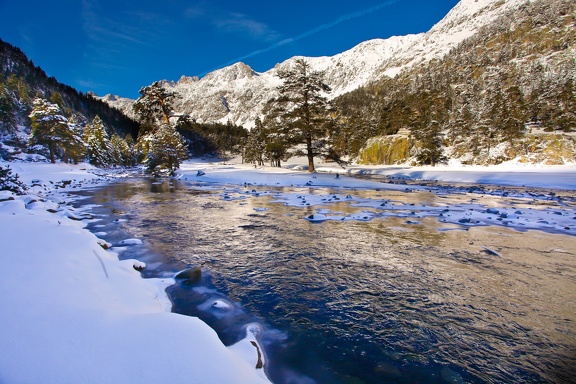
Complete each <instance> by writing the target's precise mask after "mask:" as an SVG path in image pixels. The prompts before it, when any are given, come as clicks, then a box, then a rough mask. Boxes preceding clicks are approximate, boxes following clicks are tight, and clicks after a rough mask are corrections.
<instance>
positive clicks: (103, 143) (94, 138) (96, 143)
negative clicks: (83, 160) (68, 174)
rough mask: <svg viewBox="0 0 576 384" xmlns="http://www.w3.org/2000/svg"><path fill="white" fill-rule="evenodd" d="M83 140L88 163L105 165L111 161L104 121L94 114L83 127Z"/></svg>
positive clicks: (110, 149) (110, 150)
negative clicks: (89, 122)
mask: <svg viewBox="0 0 576 384" xmlns="http://www.w3.org/2000/svg"><path fill="white" fill-rule="evenodd" d="M84 142H85V143H86V155H87V157H88V161H89V162H90V164H94V165H96V166H97V167H106V166H108V165H110V164H111V163H112V162H113V159H112V146H111V144H110V140H109V138H108V133H107V132H106V129H105V128H104V123H102V120H101V119H100V117H99V116H96V117H95V118H94V120H93V121H92V124H89V125H87V126H86V128H85V129H84Z"/></svg>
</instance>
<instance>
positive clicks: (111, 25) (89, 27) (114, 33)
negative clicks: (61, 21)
mask: <svg viewBox="0 0 576 384" xmlns="http://www.w3.org/2000/svg"><path fill="white" fill-rule="evenodd" d="M82 22H83V29H84V32H85V33H86V36H87V37H88V39H90V40H92V41H99V42H114V43H115V44H119V43H121V42H128V43H137V44H143V41H142V40H141V39H140V36H141V33H142V30H141V29H139V28H136V27H134V26H133V25H131V24H129V23H121V22H118V21H115V20H113V19H110V18H107V17H104V16H102V15H101V13H100V12H98V2H97V1H95V0H83V1H82Z"/></svg>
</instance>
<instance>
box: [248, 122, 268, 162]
mask: <svg viewBox="0 0 576 384" xmlns="http://www.w3.org/2000/svg"><path fill="white" fill-rule="evenodd" d="M265 140H266V131H265V129H264V125H263V124H262V120H260V118H256V121H255V123H254V128H252V129H251V130H250V132H249V133H248V139H247V140H246V144H245V145H244V152H243V155H242V157H243V161H246V162H248V163H254V164H255V165H259V166H262V165H264V153H265V150H266V143H265Z"/></svg>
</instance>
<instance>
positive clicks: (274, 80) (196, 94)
mask: <svg viewBox="0 0 576 384" xmlns="http://www.w3.org/2000/svg"><path fill="white" fill-rule="evenodd" d="M527 1H529V0H461V1H460V2H459V3H458V4H457V5H456V6H455V7H454V8H453V9H452V10H451V11H450V12H449V13H448V14H447V15H446V16H445V17H444V18H443V19H442V20H441V21H439V22H438V23H437V24H436V25H434V27H432V29H431V30H430V31H428V32H426V33H420V34H411V35H406V36H392V37H389V38H387V39H374V40H368V41H364V42H362V43H360V44H358V45H357V46H355V47H353V48H351V49H349V50H347V51H345V52H342V53H340V54H337V55H335V56H331V57H326V56H324V57H301V56H297V57H292V58H290V59H288V60H285V61H284V62H282V63H279V64H277V65H276V66H275V67H274V68H271V69H269V70H268V71H266V72H263V73H257V72H255V71H254V70H253V69H252V68H250V66H248V65H247V64H245V63H242V62H238V63H235V64H232V65H229V66H227V67H224V68H221V69H218V70H215V71H213V72H210V73H208V74H207V75H205V76H204V77H202V78H201V79H198V78H193V77H186V76H183V77H181V78H180V80H179V81H178V82H176V83H174V82H171V83H163V84H164V86H167V87H168V86H169V87H171V88H173V90H174V91H176V92H178V93H179V94H180V96H181V97H180V98H179V99H178V100H177V102H176V105H175V108H176V109H177V110H178V112H181V113H187V114H189V115H191V116H192V117H194V118H196V119H197V120H198V121H200V122H222V123H226V122H227V121H230V122H233V123H235V124H238V125H244V126H245V127H252V126H253V124H254V120H255V119H256V117H258V116H259V115H260V114H261V112H260V111H261V110H262V108H263V106H264V104H265V103H266V102H267V101H268V100H269V99H270V98H272V97H273V96H274V95H275V94H276V92H277V91H276V89H277V86H278V85H279V83H280V79H279V78H278V76H277V73H278V70H281V69H284V68H289V67H291V66H292V65H293V63H294V61H295V60H297V59H305V60H306V61H308V63H309V64H310V66H311V67H312V69H313V70H315V71H323V72H324V74H325V81H326V83H327V84H328V85H330V87H331V88H332V92H331V94H330V97H337V96H339V95H341V94H344V93H347V92H350V91H353V90H355V89H357V88H359V87H361V86H364V85H366V84H369V83H371V82H374V81H377V80H379V79H382V78H383V77H394V76H396V75H398V74H399V73H400V72H401V71H403V70H407V69H409V68H412V67H413V66H415V65H421V64H424V63H426V62H429V61H430V60H433V59H441V58H442V57H444V56H445V55H446V54H447V53H448V52H450V50H451V49H452V48H454V47H456V46H457V45H458V44H459V43H460V42H462V41H463V40H464V39H466V38H468V37H470V36H472V35H474V34H475V33H477V32H478V30H479V29H480V28H481V27H482V26H484V25H487V24H488V23H490V22H492V21H493V20H494V19H495V18H496V17H498V16H499V15H501V14H503V12H505V11H506V10H508V9H510V8H512V7H516V6H519V5H521V4H523V3H526V2H527Z"/></svg>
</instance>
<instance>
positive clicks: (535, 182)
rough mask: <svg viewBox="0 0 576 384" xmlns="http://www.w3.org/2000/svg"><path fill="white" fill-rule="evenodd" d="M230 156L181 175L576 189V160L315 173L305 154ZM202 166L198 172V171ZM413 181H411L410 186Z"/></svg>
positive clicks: (332, 183) (235, 180)
mask: <svg viewBox="0 0 576 384" xmlns="http://www.w3.org/2000/svg"><path fill="white" fill-rule="evenodd" d="M239 162H240V160H239V159H234V160H232V161H230V162H217V161H214V162H210V163H206V162H197V161H188V162H185V163H184V164H182V166H181V169H180V171H179V172H178V174H179V177H180V178H182V179H185V180H192V181H204V182H210V183H228V184H236V185H241V184H244V183H246V184H248V185H268V186H275V185H276V186H315V187H319V186H324V187H337V188H374V189H383V188H385V189H396V190H404V189H406V186H403V185H396V184H386V183H380V182H377V181H374V180H361V179H358V178H347V177H338V178H336V175H337V174H338V175H339V176H346V175H347V176H362V175H379V176H387V177H392V178H397V179H405V180H410V181H416V182H417V181H440V182H447V183H471V184H489V185H500V186H511V187H537V188H549V189H563V190H576V164H570V165H561V166H545V165H525V164H516V163H507V164H501V165H495V166H488V167H486V166H464V165H460V164H451V165H440V166H436V167H431V166H427V167H410V166H391V165H374V166H369V165H352V166H349V167H346V168H345V169H343V168H341V167H339V166H338V165H336V164H334V163H319V164H316V170H317V171H318V172H317V173H313V174H310V173H308V172H302V171H303V170H305V169H306V165H305V164H306V160H305V159H303V158H292V159H290V160H289V162H287V163H285V164H284V165H283V167H282V168H272V167H259V168H254V166H253V165H250V164H239ZM198 171H202V172H203V173H204V174H203V175H202V176H197V172H198ZM413 187H414V186H412V185H411V186H410V188H413Z"/></svg>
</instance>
